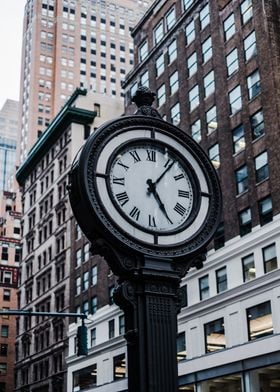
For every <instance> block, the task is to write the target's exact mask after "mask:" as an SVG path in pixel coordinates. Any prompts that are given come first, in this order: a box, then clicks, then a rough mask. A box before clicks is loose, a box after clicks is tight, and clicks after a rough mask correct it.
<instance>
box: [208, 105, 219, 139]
mask: <svg viewBox="0 0 280 392" xmlns="http://www.w3.org/2000/svg"><path fill="white" fill-rule="evenodd" d="M206 123H207V131H208V134H210V133H212V132H214V131H215V130H216V129H217V128H218V121H217V108H216V106H212V107H211V108H210V109H209V110H208V111H207V112H206Z"/></svg>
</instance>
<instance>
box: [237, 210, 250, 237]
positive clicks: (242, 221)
mask: <svg viewBox="0 0 280 392" xmlns="http://www.w3.org/2000/svg"><path fill="white" fill-rule="evenodd" d="M238 217H239V232H240V235H241V236H243V235H246V234H248V233H250V232H251V231H252V218H251V210H250V208H246V210H243V211H241V212H239V214H238Z"/></svg>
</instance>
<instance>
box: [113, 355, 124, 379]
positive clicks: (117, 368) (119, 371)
mask: <svg viewBox="0 0 280 392" xmlns="http://www.w3.org/2000/svg"><path fill="white" fill-rule="evenodd" d="M113 362H114V381H117V380H119V379H121V378H125V375H126V360H125V354H121V355H118V356H117V357H114V360H113Z"/></svg>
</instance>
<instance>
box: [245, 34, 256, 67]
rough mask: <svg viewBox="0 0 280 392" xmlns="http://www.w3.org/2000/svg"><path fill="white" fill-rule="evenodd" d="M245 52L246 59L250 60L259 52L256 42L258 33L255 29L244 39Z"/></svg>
mask: <svg viewBox="0 0 280 392" xmlns="http://www.w3.org/2000/svg"><path fill="white" fill-rule="evenodd" d="M243 42H244V54H245V60H246V61H248V60H250V58H251V57H253V56H255V55H256V54H257V44H256V33H255V31H252V33H251V34H249V35H248V36H247V37H246V38H245V39H244V41H243Z"/></svg>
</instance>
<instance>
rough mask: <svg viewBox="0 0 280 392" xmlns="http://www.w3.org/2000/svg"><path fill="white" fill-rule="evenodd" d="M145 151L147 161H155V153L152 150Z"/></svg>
mask: <svg viewBox="0 0 280 392" xmlns="http://www.w3.org/2000/svg"><path fill="white" fill-rule="evenodd" d="M146 151H147V161H152V162H155V161H156V152H155V151H154V150H146Z"/></svg>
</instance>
